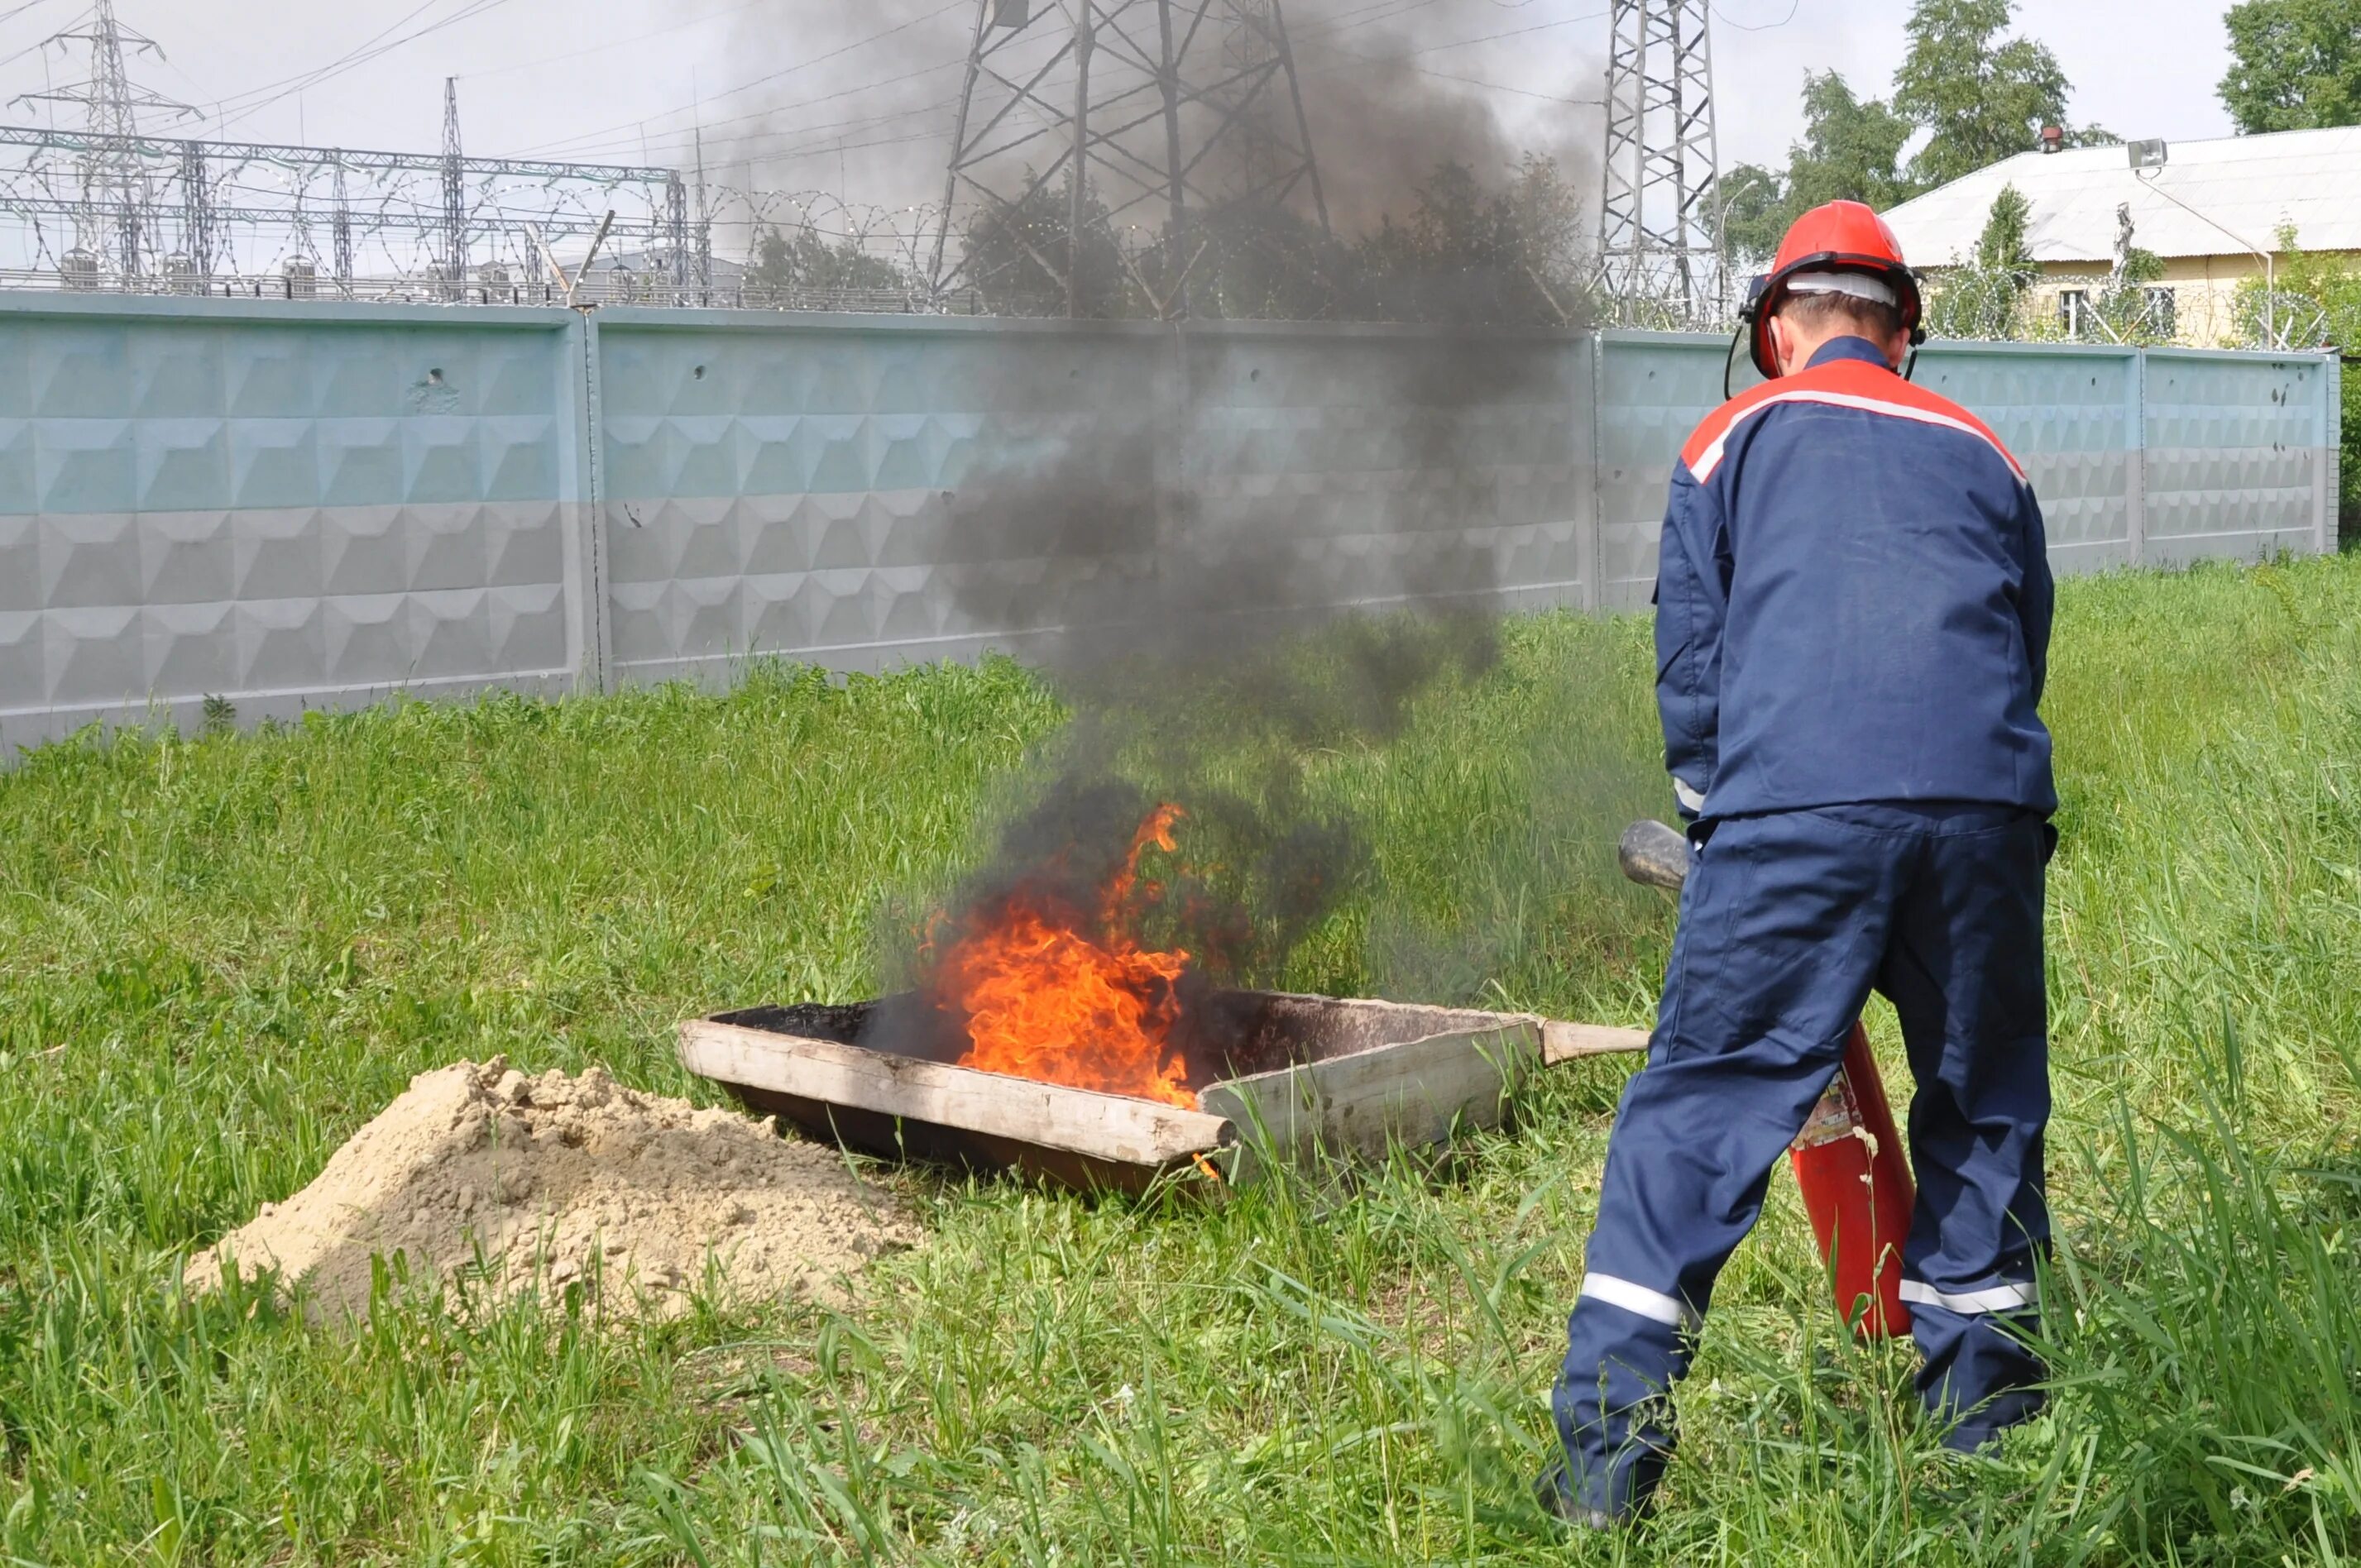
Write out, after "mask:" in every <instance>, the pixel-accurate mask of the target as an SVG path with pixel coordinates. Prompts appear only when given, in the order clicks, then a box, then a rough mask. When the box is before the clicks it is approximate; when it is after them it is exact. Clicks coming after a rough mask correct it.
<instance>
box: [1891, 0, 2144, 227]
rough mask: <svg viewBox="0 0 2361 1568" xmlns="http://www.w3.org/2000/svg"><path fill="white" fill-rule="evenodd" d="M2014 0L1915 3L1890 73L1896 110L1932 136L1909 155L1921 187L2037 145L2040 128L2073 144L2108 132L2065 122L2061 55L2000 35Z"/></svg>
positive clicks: (2066, 90)
mask: <svg viewBox="0 0 2361 1568" xmlns="http://www.w3.org/2000/svg"><path fill="white" fill-rule="evenodd" d="M2015 10H2016V5H2015V0H1918V3H1917V4H1916V5H1914V6H1913V7H1912V8H1911V12H1910V20H1909V23H1908V24H1907V25H1906V26H1905V28H1904V33H1905V36H1906V37H1907V38H1909V40H1910V47H1909V52H1908V53H1907V54H1906V55H1905V57H1904V59H1903V61H1902V69H1901V70H1899V71H1896V72H1895V73H1894V109H1895V110H1896V111H1897V112H1898V113H1899V114H1900V115H1902V116H1903V118H1905V119H1906V120H1908V121H1909V122H1910V123H1911V124H1912V125H1915V126H1923V127H1925V128H1926V129H1927V131H1929V132H1930V133H1932V134H1931V135H1929V136H1928V137H1927V143H1926V145H1925V146H1924V147H1922V148H1919V149H1918V152H1917V154H1916V156H1915V157H1913V158H1912V159H1911V160H1910V175H1911V179H1912V181H1913V182H1914V183H1915V184H1916V185H1917V186H1918V187H1919V188H1920V189H1929V188H1932V187H1934V186H1937V185H1941V184H1946V183H1948V182H1949V181H1953V180H1957V179H1959V178H1960V176H1962V175H1967V174H1972V173H1974V172H1975V171H1976V170H1979V169H1982V168H1984V167H1986V166H1987V165H1990V164H1993V163H1997V162H1999V161H2000V160H2001V159H2004V158H2013V157H2015V155H2016V154H2018V153H2020V152H2025V151H2027V150H2029V149H2030V148H2033V147H2035V146H2037V144H2038V143H2039V141H2040V137H2041V132H2042V129H2043V127H2044V126H2058V127H2059V129H2061V130H2063V131H2065V132H2066V134H2067V137H2068V140H2069V141H2070V143H2072V144H2075V145H2083V144H2087V143H2090V142H2093V141H2112V140H2114V137H2111V136H2109V135H2108V134H2107V133H2106V132H2104V131H2101V130H2098V129H2096V128H2095V127H2090V128H2085V129H2083V130H2081V131H2076V130H2075V129H2074V128H2073V127H2072V126H2070V125H2069V124H2068V123H2067V119H2066V98H2067V94H2068V93H2069V92H2070V86H2069V84H2068V82H2067V81H2066V72H2065V71H2064V69H2063V68H2061V67H2060V66H2059V63H2058V57H2057V56H2056V55H2054V54H2052V53H2050V52H2049V48H2048V45H2046V44H2041V43H2037V42H2035V41H2034V40H2033V39H2031V38H2003V37H2002V36H2001V34H2002V33H2003V32H2004V30H2005V29H2006V28H2007V27H2008V25H2009V22H2010V19H2011V17H2012V16H2014V14H2015Z"/></svg>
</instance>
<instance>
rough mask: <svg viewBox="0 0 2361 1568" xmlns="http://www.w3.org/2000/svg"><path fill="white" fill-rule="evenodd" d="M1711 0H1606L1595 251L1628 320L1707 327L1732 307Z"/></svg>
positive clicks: (1603, 283) (1611, 300)
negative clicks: (1608, 19) (1608, 16)
mask: <svg viewBox="0 0 2361 1568" xmlns="http://www.w3.org/2000/svg"><path fill="white" fill-rule="evenodd" d="M1709 10H1710V0H1614V9H1613V21H1612V23H1611V29H1612V32H1611V38H1612V41H1611V42H1610V44H1609V49H1608V57H1607V155H1606V158H1605V159H1604V164H1603V170H1604V176H1603V187H1604V188H1603V190H1602V192H1601V194H1600V198H1599V205H1598V263H1599V287H1600V292H1601V293H1602V295H1603V296H1604V297H1605V299H1606V301H1607V302H1608V305H1609V310H1610V311H1611V312H1612V313H1613V314H1614V317H1615V319H1616V320H1617V321H1618V322H1620V323H1621V324H1622V325H1625V326H1655V327H1664V326H1670V327H1713V326H1719V325H1720V324H1722V323H1723V321H1724V320H1725V319H1726V318H1727V317H1728V315H1729V314H1730V292H1729V289H1730V284H1729V265H1728V259H1727V254H1726V251H1725V248H1724V244H1723V236H1722V218H1721V206H1720V199H1719V194H1718V192H1717V189H1716V187H1717V174H1718V165H1719V153H1718V149H1717V147H1716V142H1715V136H1714V123H1713V48H1712V40H1711V36H1710V32H1709V25H1708V13H1709Z"/></svg>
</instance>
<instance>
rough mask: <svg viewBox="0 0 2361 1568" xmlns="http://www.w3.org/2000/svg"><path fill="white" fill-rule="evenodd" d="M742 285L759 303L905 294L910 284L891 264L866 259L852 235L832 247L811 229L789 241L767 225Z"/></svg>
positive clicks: (756, 242) (800, 231)
mask: <svg viewBox="0 0 2361 1568" xmlns="http://www.w3.org/2000/svg"><path fill="white" fill-rule="evenodd" d="M745 286H746V290H747V291H748V293H749V294H750V295H752V296H754V297H756V298H758V299H759V298H762V297H764V296H767V297H769V298H772V299H779V300H785V299H788V298H791V297H793V296H796V295H805V294H827V293H833V292H840V291H847V290H854V289H895V290H899V289H906V288H907V287H908V280H906V279H905V278H904V277H903V276H902V272H901V269H899V268H897V267H895V265H894V264H893V263H892V262H891V261H888V260H886V259H885V258H883V257H879V256H872V255H870V254H869V253H868V252H867V251H866V250H863V249H862V247H861V242H860V241H859V240H857V239H854V238H852V237H851V236H842V237H840V238H838V239H837V240H836V241H835V242H834V243H832V244H831V243H830V242H829V239H828V238H827V237H826V236H822V235H820V234H818V233H817V232H815V231H814V230H812V229H810V228H798V229H797V230H796V232H795V235H794V236H793V237H792V238H790V237H789V236H786V235H784V234H782V233H780V232H779V231H778V230H777V229H776V228H773V227H769V226H765V227H764V228H763V229H762V231H761V232H760V233H758V234H757V235H756V236H754V246H753V255H752V258H751V259H750V260H749V262H748V263H747V267H746V280H745Z"/></svg>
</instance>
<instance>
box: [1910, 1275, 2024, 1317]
mask: <svg viewBox="0 0 2361 1568" xmlns="http://www.w3.org/2000/svg"><path fill="white" fill-rule="evenodd" d="M1902 1299H1904V1300H1905V1301H1907V1302H1909V1303H1910V1304H1911V1305H1912V1306H1914V1307H1941V1308H1944V1309H1946V1310H1949V1311H1953V1312H1957V1313H1959V1314H1960V1316H1961V1317H1963V1318H1971V1317H1974V1316H1976V1315H1977V1314H1978V1313H1980V1312H2020V1311H2023V1310H2025V1309H2026V1308H2027V1307H2031V1306H2034V1305H2036V1304H2037V1303H2036V1302H2035V1300H2034V1298H2033V1287H2032V1286H2030V1285H1995V1286H1993V1287H1992V1288H1989V1289H1984V1290H1957V1291H1953V1290H1938V1289H1936V1288H1934V1287H1933V1286H1932V1285H1929V1284H1927V1283H1926V1282H1925V1281H1924V1280H1918V1279H1905V1280H1904V1281H1903V1282H1902Z"/></svg>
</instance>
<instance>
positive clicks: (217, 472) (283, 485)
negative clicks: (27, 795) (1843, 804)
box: [0, 295, 587, 750]
mask: <svg viewBox="0 0 2361 1568" xmlns="http://www.w3.org/2000/svg"><path fill="white" fill-rule="evenodd" d="M570 324H571V323H570V322H569V321H568V320H567V318H566V315H565V314H564V313H507V312H471V313H467V315H465V316H461V315H457V314H455V313H438V312H419V311H401V310H386V309H371V308H350V307H344V308H340V307H336V306H319V305H300V306H286V305H280V306H278V307H275V308H274V307H273V306H271V305H269V304H255V303H252V302H246V303H241V304H238V305H236V306H228V307H227V308H225V302H207V301H185V300H174V301H161V300H147V299H100V300H87V301H75V302H71V305H67V304H65V303H64V302H56V301H52V300H49V299H46V298H38V297H35V298H27V297H26V296H21V295H19V296H13V297H9V298H7V299H5V300H0V744H5V745H6V746H7V747H9V748H10V749H11V750H13V748H14V747H16V746H17V745H21V744H28V743H31V742H34V741H38V740H45V739H49V738H51V737H54V736H57V735H60V734H62V733H65V732H67V731H70V730H71V729H75V728H77V727H79V726H81V725H83V724H86V723H89V722H91V721H93V720H94V719H106V720H118V719H136V718H140V717H142V716H144V715H146V714H148V713H149V712H151V711H153V712H161V713H169V714H170V715H171V716H173V717H174V718H177V719H180V720H187V719H190V718H194V717H195V716H196V715H197V713H198V712H199V711H200V710H201V707H202V705H203V702H204V699H206V698H207V697H209V696H210V697H216V698H219V699H222V700H224V701H226V702H228V703H230V704H231V705H233V707H235V709H236V713H237V714H238V715H239V716H240V717H243V718H260V717H286V716H291V715H292V714H295V713H297V712H300V711H301V710H302V709H303V708H305V707H317V706H323V705H337V706H341V705H349V704H352V703H357V702H368V701H372V700H375V699H377V698H379V697H381V696H385V695H387V694H389V693H390V692H393V691H397V690H411V691H417V692H421V693H436V692H453V691H465V690H471V689H475V688H478V687H480V686H483V685H488V684H499V685H511V686H528V687H533V688H536V689H542V688H550V687H554V686H558V685H564V684H566V683H567V682H568V681H570V680H571V678H572V675H573V673H574V671H575V670H576V669H577V667H578V665H579V663H580V654H581V650H582V639H583V635H584V630H585V626H586V623H587V622H586V617H585V615H584V613H583V612H584V604H585V601H584V598H583V593H582V584H581V578H580V566H581V556H582V544H583V538H582V530H581V526H580V525H581V518H580V516H579V508H578V505H577V498H578V493H579V488H578V485H577V483H576V482H575V479H576V474H575V464H576V461H577V453H578V450H579V446H580V443H581V431H580V423H579V420H578V419H577V417H576V415H575V414H574V412H573V411H572V403H573V401H574V400H576V399H577V396H578V394H577V386H578V380H579V378H578V376H577V374H576V369H575V363H574V361H573V360H572V359H571V358H570V357H569V356H567V355H566V352H565V347H566V337H567V333H568V331H569V329H570Z"/></svg>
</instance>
